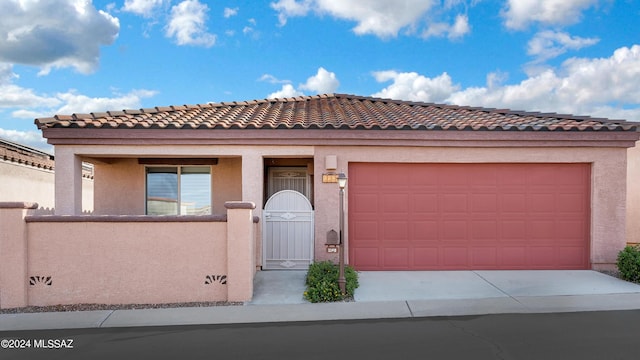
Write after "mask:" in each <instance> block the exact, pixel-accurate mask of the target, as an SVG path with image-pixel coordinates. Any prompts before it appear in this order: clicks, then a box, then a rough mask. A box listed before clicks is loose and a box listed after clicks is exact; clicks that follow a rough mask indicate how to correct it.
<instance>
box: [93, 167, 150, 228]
mask: <svg viewBox="0 0 640 360" xmlns="http://www.w3.org/2000/svg"><path fill="white" fill-rule="evenodd" d="M94 172H95V175H94V178H95V185H94V186H95V189H94V194H95V195H94V196H95V201H94V202H95V205H94V213H95V214H99V215H110V214H118V215H142V214H144V207H145V203H144V181H145V180H144V167H143V166H142V165H139V164H138V161H137V160H136V159H117V160H114V161H113V162H111V163H99V162H96V163H95V168H94Z"/></svg>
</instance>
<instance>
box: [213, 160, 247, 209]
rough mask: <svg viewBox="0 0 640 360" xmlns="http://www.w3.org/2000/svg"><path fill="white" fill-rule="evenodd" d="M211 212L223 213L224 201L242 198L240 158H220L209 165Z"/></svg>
mask: <svg viewBox="0 0 640 360" xmlns="http://www.w3.org/2000/svg"><path fill="white" fill-rule="evenodd" d="M211 181H212V185H211V196H212V197H213V203H212V205H213V213H214V214H224V212H225V208H224V203H225V202H227V201H234V200H242V158H239V157H235V158H220V159H219V160H218V165H214V166H212V167H211Z"/></svg>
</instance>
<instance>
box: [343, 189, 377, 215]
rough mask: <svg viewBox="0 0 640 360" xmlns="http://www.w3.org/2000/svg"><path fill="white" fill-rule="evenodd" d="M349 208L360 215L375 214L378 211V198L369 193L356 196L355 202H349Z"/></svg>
mask: <svg viewBox="0 0 640 360" xmlns="http://www.w3.org/2000/svg"><path fill="white" fill-rule="evenodd" d="M349 208H350V209H352V211H354V212H356V213H358V214H363V213H374V214H375V213H376V212H377V209H378V197H377V196H376V195H372V194H368V193H364V194H358V195H354V197H353V201H351V202H349Z"/></svg>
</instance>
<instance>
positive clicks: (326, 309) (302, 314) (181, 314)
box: [0, 271, 640, 331]
mask: <svg viewBox="0 0 640 360" xmlns="http://www.w3.org/2000/svg"><path fill="white" fill-rule="evenodd" d="M304 276H305V272H300V271H297V272H296V271H264V272H259V273H258V274H257V276H256V287H255V292H254V293H255V295H254V299H253V300H252V301H251V302H249V303H247V304H246V305H244V306H217V307H199V308H195V307H194V308H172V309H141V310H115V311H111V310H105V311H87V312H60V313H32V314H4V315H0V331H9V330H35V329H69V328H97V327H129V326H161V325H194V324H232V323H264V322H284V321H322V320H352V319H380V318H408V317H424V316H451V315H482V314H498V313H549V312H575V311H598V310H631V309H639V310H640V285H636V284H632V283H628V282H625V281H622V280H619V279H616V278H613V277H610V276H607V275H604V274H601V273H598V272H596V271H437V272H410V273H409V272H361V273H360V274H359V278H360V287H359V288H358V289H356V294H355V301H354V302H340V303H323V304H311V303H308V302H306V301H305V300H304V299H302V295H301V294H302V292H303V291H304ZM301 291H302V292H301Z"/></svg>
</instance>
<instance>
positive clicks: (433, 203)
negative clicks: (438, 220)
mask: <svg viewBox="0 0 640 360" xmlns="http://www.w3.org/2000/svg"><path fill="white" fill-rule="evenodd" d="M410 199H411V200H410V201H411V204H412V207H411V213H412V214H414V216H415V215H419V214H421V213H428V214H432V216H433V214H435V213H437V212H438V195H437V194H416V193H414V194H413V196H412V197H411V198H410Z"/></svg>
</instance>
